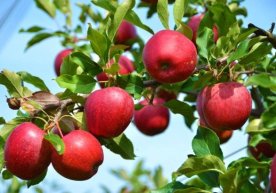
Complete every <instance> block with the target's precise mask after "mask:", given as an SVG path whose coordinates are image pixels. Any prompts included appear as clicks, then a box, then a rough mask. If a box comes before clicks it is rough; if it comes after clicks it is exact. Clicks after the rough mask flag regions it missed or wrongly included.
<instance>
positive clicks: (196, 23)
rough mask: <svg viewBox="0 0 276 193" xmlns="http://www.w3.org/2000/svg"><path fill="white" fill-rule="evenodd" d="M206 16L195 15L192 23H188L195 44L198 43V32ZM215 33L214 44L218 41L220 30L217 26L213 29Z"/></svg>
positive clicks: (191, 20) (191, 19)
mask: <svg viewBox="0 0 276 193" xmlns="http://www.w3.org/2000/svg"><path fill="white" fill-rule="evenodd" d="M203 17H204V14H198V15H194V16H192V17H191V18H190V21H189V22H188V26H189V27H190V28H191V29H192V31H193V42H194V43H196V37H197V31H198V28H199V25H200V22H201V20H202V19H203ZM213 33H214V42H216V41H217V40H218V29H217V27H216V26H214V27H213Z"/></svg>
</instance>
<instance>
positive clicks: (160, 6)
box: [157, 0, 170, 29]
mask: <svg viewBox="0 0 276 193" xmlns="http://www.w3.org/2000/svg"><path fill="white" fill-rule="evenodd" d="M168 6H169V5H168V0H158V3H157V14H158V17H159V19H160V21H161V23H162V25H163V26H164V28H166V29H170V27H169V10H168Z"/></svg>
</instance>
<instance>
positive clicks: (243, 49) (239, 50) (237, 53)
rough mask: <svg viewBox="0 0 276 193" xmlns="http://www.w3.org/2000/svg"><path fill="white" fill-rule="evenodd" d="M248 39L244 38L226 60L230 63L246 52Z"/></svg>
mask: <svg viewBox="0 0 276 193" xmlns="http://www.w3.org/2000/svg"><path fill="white" fill-rule="evenodd" d="M249 43H250V41H249V40H245V41H243V42H241V43H240V44H239V45H238V48H237V49H236V51H235V52H234V53H233V54H231V55H230V56H229V57H228V58H227V62H228V63H230V62H232V61H234V60H238V59H240V58H242V57H244V56H245V55H246V54H248V49H249Z"/></svg>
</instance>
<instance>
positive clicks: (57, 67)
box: [55, 49, 73, 76]
mask: <svg viewBox="0 0 276 193" xmlns="http://www.w3.org/2000/svg"><path fill="white" fill-rule="evenodd" d="M72 52H73V50H72V49H65V50H62V51H61V52H59V53H58V55H57V56H56V59H55V72H56V75H57V76H59V75H60V68H61V65H62V62H63V59H64V58H65V57H66V56H68V55H69V54H71V53H72Z"/></svg>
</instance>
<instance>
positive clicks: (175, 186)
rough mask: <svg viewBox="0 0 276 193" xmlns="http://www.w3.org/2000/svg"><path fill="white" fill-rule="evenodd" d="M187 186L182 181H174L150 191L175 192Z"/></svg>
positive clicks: (152, 192) (159, 192) (153, 192)
mask: <svg viewBox="0 0 276 193" xmlns="http://www.w3.org/2000/svg"><path fill="white" fill-rule="evenodd" d="M186 187H187V186H186V185H184V184H182V183H181V182H178V181H173V182H171V183H169V184H167V185H166V186H164V187H162V188H160V189H157V190H152V191H150V193H174V192H175V191H177V190H180V189H183V188H186Z"/></svg>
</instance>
